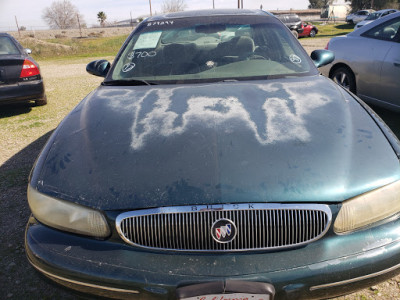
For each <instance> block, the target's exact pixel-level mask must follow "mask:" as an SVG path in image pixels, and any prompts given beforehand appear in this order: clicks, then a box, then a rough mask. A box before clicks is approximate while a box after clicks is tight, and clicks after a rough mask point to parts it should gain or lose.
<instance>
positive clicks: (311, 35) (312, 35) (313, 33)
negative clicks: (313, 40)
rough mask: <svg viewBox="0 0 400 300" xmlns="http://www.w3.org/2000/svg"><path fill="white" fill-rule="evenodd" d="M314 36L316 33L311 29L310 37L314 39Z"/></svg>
mask: <svg viewBox="0 0 400 300" xmlns="http://www.w3.org/2000/svg"><path fill="white" fill-rule="evenodd" d="M316 34H317V32H316V31H315V29H311V31H310V37H315V35H316Z"/></svg>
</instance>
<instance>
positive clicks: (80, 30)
mask: <svg viewBox="0 0 400 300" xmlns="http://www.w3.org/2000/svg"><path fill="white" fill-rule="evenodd" d="M76 17H77V18H78V25H79V33H80V35H81V37H82V29H81V22H80V20H79V14H76Z"/></svg>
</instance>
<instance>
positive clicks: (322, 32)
mask: <svg viewBox="0 0 400 300" xmlns="http://www.w3.org/2000/svg"><path fill="white" fill-rule="evenodd" d="M314 25H315V26H317V28H318V34H317V35H316V38H326V37H334V36H339V35H345V34H348V33H349V32H352V31H353V30H354V25H350V24H346V23H340V24H323V23H320V24H317V23H314Z"/></svg>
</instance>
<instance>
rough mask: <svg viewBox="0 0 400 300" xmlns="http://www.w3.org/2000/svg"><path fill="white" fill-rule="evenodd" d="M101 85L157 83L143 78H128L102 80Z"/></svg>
mask: <svg viewBox="0 0 400 300" xmlns="http://www.w3.org/2000/svg"><path fill="white" fill-rule="evenodd" d="M102 85H107V86H135V85H157V83H154V82H149V81H146V80H143V79H129V80H109V81H104V82H102Z"/></svg>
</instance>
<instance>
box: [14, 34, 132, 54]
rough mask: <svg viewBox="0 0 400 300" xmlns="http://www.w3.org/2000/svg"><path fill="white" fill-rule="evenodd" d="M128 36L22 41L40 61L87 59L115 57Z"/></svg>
mask: <svg viewBox="0 0 400 300" xmlns="http://www.w3.org/2000/svg"><path fill="white" fill-rule="evenodd" d="M127 37H128V35H122V36H113V37H100V38H82V39H80V38H54V39H48V40H44V41H42V42H41V43H38V42H37V41H35V40H30V39H28V40H24V41H22V43H23V46H24V47H26V48H30V49H31V50H32V56H33V58H35V59H38V60H53V59H55V58H63V59H68V58H85V57H103V56H115V55H116V54H117V53H118V50H119V49H120V48H121V45H122V44H123V43H124V41H125V40H126V38H127Z"/></svg>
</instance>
